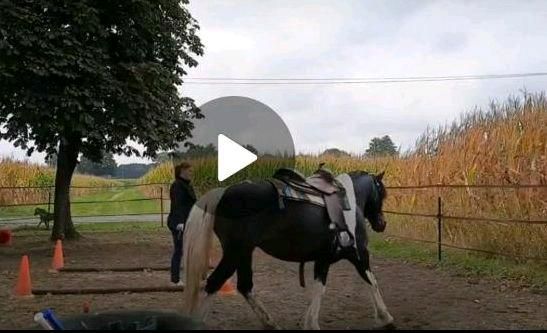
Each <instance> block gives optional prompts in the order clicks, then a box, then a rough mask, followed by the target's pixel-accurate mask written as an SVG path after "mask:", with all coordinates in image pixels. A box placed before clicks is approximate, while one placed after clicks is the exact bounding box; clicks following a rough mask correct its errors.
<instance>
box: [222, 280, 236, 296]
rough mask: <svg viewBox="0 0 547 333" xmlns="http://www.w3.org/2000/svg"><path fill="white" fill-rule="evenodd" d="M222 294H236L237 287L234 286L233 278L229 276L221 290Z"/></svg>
mask: <svg viewBox="0 0 547 333" xmlns="http://www.w3.org/2000/svg"><path fill="white" fill-rule="evenodd" d="M219 293H220V295H222V296H230V295H235V294H236V289H235V288H234V283H233V282H232V278H229V279H228V280H226V282H224V285H223V286H222V288H220V290H219Z"/></svg>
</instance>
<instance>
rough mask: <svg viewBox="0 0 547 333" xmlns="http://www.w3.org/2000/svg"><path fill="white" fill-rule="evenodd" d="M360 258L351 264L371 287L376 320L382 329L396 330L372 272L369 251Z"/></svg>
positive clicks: (354, 258)
mask: <svg viewBox="0 0 547 333" xmlns="http://www.w3.org/2000/svg"><path fill="white" fill-rule="evenodd" d="M360 257H361V258H357V255H355V257H352V258H350V262H351V263H352V264H353V265H354V266H355V268H356V269H357V272H359V275H360V276H361V277H362V278H363V280H365V282H366V283H367V284H368V285H369V288H368V289H369V290H370V294H371V299H372V305H373V307H374V318H375V320H376V322H377V323H378V325H379V327H380V328H384V329H394V328H395V324H394V323H393V322H394V320H393V316H392V315H391V314H390V313H389V311H388V310H387V307H386V304H385V303H384V299H383V297H382V293H381V291H380V287H379V286H378V281H377V280H376V277H375V276H374V274H372V271H371V270H370V264H369V254H368V251H367V250H366V249H364V251H361V254H360Z"/></svg>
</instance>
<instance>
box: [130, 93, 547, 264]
mask: <svg viewBox="0 0 547 333" xmlns="http://www.w3.org/2000/svg"><path fill="white" fill-rule="evenodd" d="M546 138H547V99H546V97H545V95H544V94H543V93H538V94H528V93H524V94H523V96H521V97H512V98H509V99H507V100H506V101H505V102H503V103H496V102H492V103H491V104H490V105H489V108H488V110H482V109H480V108H475V109H474V110H472V111H471V112H469V113H467V114H466V115H464V116H462V118H461V119H460V120H459V121H455V122H454V123H453V124H451V125H450V126H446V127H440V128H438V129H435V130H432V129H428V130H426V131H425V133H424V134H423V135H422V136H420V137H419V139H418V140H417V142H416V145H415V147H414V149H413V150H412V151H410V152H407V153H405V154H403V155H402V156H399V157H384V158H374V159H371V158H366V157H365V156H351V157H334V156H324V155H323V156H311V155H309V156H298V157H297V160H296V169H297V170H299V171H300V172H302V173H303V174H305V175H309V174H311V173H312V172H313V171H314V170H316V169H317V167H318V165H319V163H321V162H324V163H325V166H326V167H328V168H330V169H331V170H332V171H333V172H335V173H336V174H338V173H342V172H347V171H352V170H365V171H368V172H371V173H378V172H380V171H383V170H385V171H386V175H385V177H384V183H385V184H386V186H411V185H430V184H457V185H481V184H517V185H518V184H547V179H546V175H547V170H546V168H547V163H546V159H547V152H546V144H545V141H546ZM193 164H194V181H193V182H194V185H195V187H196V190H197V191H198V192H199V193H200V194H203V193H204V192H205V191H207V190H208V189H210V188H211V186H212V185H213V184H214V183H215V180H216V169H215V160H214V159H213V158H208V159H207V158H202V159H198V160H194V161H193ZM276 167H277V165H276V164H275V163H272V162H271V161H267V160H266V161H261V162H260V160H259V162H257V163H255V164H253V165H251V166H250V167H248V168H247V169H245V172H242V173H241V174H238V175H237V176H236V177H234V178H233V179H232V180H231V183H234V182H238V181H241V180H243V179H245V178H250V179H253V178H255V177H256V176H259V177H260V176H266V177H268V176H271V175H272V174H273V172H274V170H275V169H276ZM172 179H173V168H172V164H170V163H167V164H163V165H160V166H159V167H157V168H155V169H153V170H151V171H150V172H149V173H148V174H146V175H145V176H144V177H143V178H142V179H141V180H140V181H141V182H142V183H169V182H171V181H172ZM166 187H167V186H166ZM150 191H156V189H153V188H150ZM164 191H165V189H164ZM164 193H168V192H164ZM148 194H149V195H154V196H157V195H158V193H155V192H150V193H148ZM439 196H440V197H442V199H443V202H444V208H443V213H444V214H446V215H454V216H472V217H492V218H520V219H528V218H529V219H545V216H546V215H547V201H546V200H547V199H546V198H547V188H526V189H519V188H510V189H508V188H503V189H500V188H488V189H477V188H442V189H439V188H436V189H413V190H408V189H391V190H389V191H388V198H387V201H386V206H385V209H386V210H392V211H400V212H419V213H426V214H436V212H437V197H439ZM388 219H389V220H388V221H389V226H388V233H392V234H398V235H405V236H409V237H414V238H421V239H427V240H435V239H436V224H435V221H434V220H432V219H422V218H409V217H401V216H388ZM443 230H444V235H443V239H445V240H446V241H447V242H450V243H451V244H453V245H457V246H465V247H478V248H481V249H485V250H491V251H497V252H503V253H508V254H512V255H521V256H544V257H545V256H547V242H546V241H545V240H546V239H547V226H546V225H529V224H493V223H489V222H474V221H473V222H470V221H460V220H449V221H446V222H445V223H444V229H443Z"/></svg>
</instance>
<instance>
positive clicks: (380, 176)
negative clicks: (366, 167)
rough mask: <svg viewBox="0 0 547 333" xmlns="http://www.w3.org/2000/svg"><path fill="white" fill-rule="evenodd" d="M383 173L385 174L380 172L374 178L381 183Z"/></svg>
mask: <svg viewBox="0 0 547 333" xmlns="http://www.w3.org/2000/svg"><path fill="white" fill-rule="evenodd" d="M385 173H386V172H385V171H382V172H380V173H379V174H378V176H376V178H378V180H379V181H382V178H384V174H385Z"/></svg>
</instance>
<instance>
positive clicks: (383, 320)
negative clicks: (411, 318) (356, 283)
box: [365, 270, 393, 326]
mask: <svg viewBox="0 0 547 333" xmlns="http://www.w3.org/2000/svg"><path fill="white" fill-rule="evenodd" d="M365 273H366V274H367V277H368V279H369V281H370V283H371V286H370V290H371V295H372V304H373V305H374V316H375V318H376V320H377V321H379V323H380V325H381V326H387V325H389V324H392V323H393V317H392V316H391V314H390V313H389V312H388V310H387V307H386V304H385V303H384V299H383V298H382V294H381V293H380V288H379V287H378V282H377V281H376V278H375V277H374V274H372V272H371V271H369V270H367V271H365Z"/></svg>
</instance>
